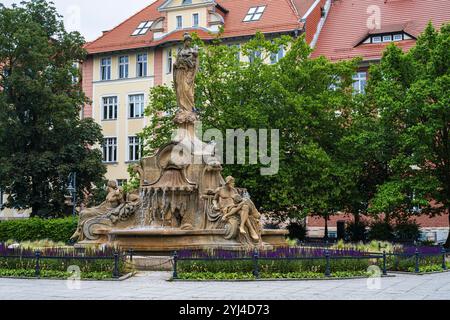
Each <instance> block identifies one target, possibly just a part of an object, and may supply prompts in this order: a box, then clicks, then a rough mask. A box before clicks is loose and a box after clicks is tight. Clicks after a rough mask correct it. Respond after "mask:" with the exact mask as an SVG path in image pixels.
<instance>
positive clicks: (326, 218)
mask: <svg viewBox="0 0 450 320" xmlns="http://www.w3.org/2000/svg"><path fill="white" fill-rule="evenodd" d="M323 240H325V241H328V216H326V217H325V236H324V238H323Z"/></svg>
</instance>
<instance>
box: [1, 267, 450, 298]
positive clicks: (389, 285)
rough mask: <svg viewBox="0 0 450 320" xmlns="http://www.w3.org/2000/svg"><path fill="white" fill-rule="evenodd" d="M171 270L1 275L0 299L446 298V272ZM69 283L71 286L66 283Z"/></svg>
mask: <svg viewBox="0 0 450 320" xmlns="http://www.w3.org/2000/svg"><path fill="white" fill-rule="evenodd" d="M169 278H170V273H167V272H152V273H141V274H138V275H137V276H135V277H133V278H131V279H128V280H126V281H118V282H110V281H106V282H103V281H93V282H91V281H86V282H81V284H80V287H79V288H73V287H72V286H70V285H68V282H66V281H55V280H16V279H0V299H2V300H5V299H6V300H18V299H26V300H35V299H39V300H42V299H45V300H61V299H70V300H81V299H89V300H93V299H108V300H110V299H112V300H216V299H217V300H251V299H254V298H255V297H258V298H259V299H264V300H278V299H283V300H317V299H326V300H372V299H376V300H398V299H407V300H410V299H414V300H416V299H417V300H434V299H440V300H442V299H445V300H450V273H441V274H430V275H423V276H416V275H397V276H396V277H392V278H383V279H381V284H380V286H381V288H380V286H378V288H377V284H376V283H372V282H371V283H369V284H368V281H367V280H366V279H354V280H327V281H318V280H314V281H271V282H169V281H167V280H168V279H169ZM69 287H72V288H69Z"/></svg>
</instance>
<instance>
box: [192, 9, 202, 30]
mask: <svg viewBox="0 0 450 320" xmlns="http://www.w3.org/2000/svg"><path fill="white" fill-rule="evenodd" d="M195 20H197V21H195ZM199 26H200V15H199V14H198V12H196V13H193V14H192V27H193V28H197V27H199Z"/></svg>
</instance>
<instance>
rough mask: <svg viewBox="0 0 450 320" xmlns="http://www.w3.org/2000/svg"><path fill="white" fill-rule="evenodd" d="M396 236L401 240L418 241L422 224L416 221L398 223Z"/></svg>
mask: <svg viewBox="0 0 450 320" xmlns="http://www.w3.org/2000/svg"><path fill="white" fill-rule="evenodd" d="M395 237H396V239H397V240H399V241H416V240H417V239H419V237H420V226H419V225H418V224H417V223H415V222H404V223H400V224H397V225H396V226H395Z"/></svg>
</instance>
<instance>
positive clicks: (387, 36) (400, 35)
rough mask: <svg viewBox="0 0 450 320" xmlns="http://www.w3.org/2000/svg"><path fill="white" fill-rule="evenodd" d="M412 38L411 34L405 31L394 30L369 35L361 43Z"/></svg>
mask: <svg viewBox="0 0 450 320" xmlns="http://www.w3.org/2000/svg"><path fill="white" fill-rule="evenodd" d="M408 39H412V37H411V36H409V35H408V34H406V33H405V32H395V33H381V34H373V35H370V36H369V37H368V38H366V40H364V41H363V42H361V43H366V44H367V43H388V42H393V41H394V42H396V41H403V40H408Z"/></svg>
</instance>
